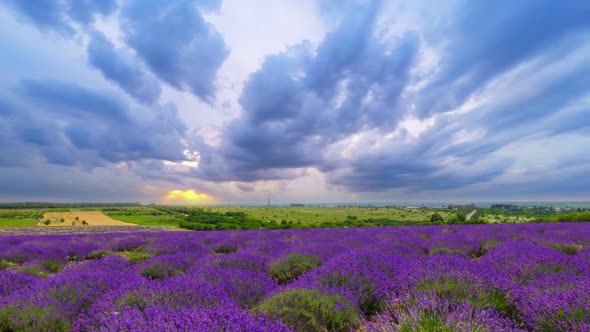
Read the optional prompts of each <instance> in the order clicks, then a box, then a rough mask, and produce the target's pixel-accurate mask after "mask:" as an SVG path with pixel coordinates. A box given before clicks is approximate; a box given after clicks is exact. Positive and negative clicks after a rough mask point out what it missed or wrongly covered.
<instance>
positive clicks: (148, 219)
mask: <svg viewBox="0 0 590 332" xmlns="http://www.w3.org/2000/svg"><path fill="white" fill-rule="evenodd" d="M109 217H111V218H113V219H115V220H120V221H124V222H128V223H132V224H136V225H141V226H177V225H178V220H177V219H176V218H174V217H170V216H163V215H157V216H153V215H118V214H109Z"/></svg>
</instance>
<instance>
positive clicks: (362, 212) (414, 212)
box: [204, 206, 448, 224]
mask: <svg viewBox="0 0 590 332" xmlns="http://www.w3.org/2000/svg"><path fill="white" fill-rule="evenodd" d="M204 209H205V210H209V211H215V212H228V211H233V212H244V213H246V214H247V215H249V216H251V217H253V218H256V219H261V220H264V221H271V220H275V221H277V222H280V221H282V220H286V221H292V222H301V223H302V224H314V223H322V222H338V221H344V220H346V218H347V217H349V216H351V217H356V218H358V219H379V218H387V219H394V220H400V221H425V220H430V217H431V216H432V214H433V213H434V212H435V211H434V210H433V209H408V210H401V209H399V208H390V207H307V206H305V207H278V206H271V207H261V206H215V207H206V208H204ZM437 212H438V213H439V214H440V215H441V216H442V217H443V218H446V217H447V216H448V212H446V211H437Z"/></svg>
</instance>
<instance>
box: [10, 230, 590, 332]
mask: <svg viewBox="0 0 590 332" xmlns="http://www.w3.org/2000/svg"><path fill="white" fill-rule="evenodd" d="M589 246H590V224H589V223H560V224H556V223H546V224H522V225H466V226H423V227H422V226H420V227H418V226H416V227H391V228H354V229H292V230H277V231H269V230H266V231H225V232H160V233H154V232H150V233H135V234H130V233H119V234H113V233H111V234H67V235H66V234H57V235H2V236H0V268H1V270H0V330H2V331H69V330H73V331H367V332H369V331H589V330H590V248H589Z"/></svg>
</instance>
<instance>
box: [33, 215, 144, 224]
mask: <svg viewBox="0 0 590 332" xmlns="http://www.w3.org/2000/svg"><path fill="white" fill-rule="evenodd" d="M39 226H45V227H52V226H54V227H60V226H68V227H72V226H74V227H77V226H136V225H135V224H131V223H127V222H124V221H119V220H115V219H112V218H111V217H109V216H107V215H105V214H104V213H102V212H101V211H75V212H45V213H44V214H43V219H42V220H41V222H40V223H39Z"/></svg>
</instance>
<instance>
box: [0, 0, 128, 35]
mask: <svg viewBox="0 0 590 332" xmlns="http://www.w3.org/2000/svg"><path fill="white" fill-rule="evenodd" d="M2 3H3V4H4V5H6V6H8V7H9V8H10V9H12V10H13V11H14V12H16V13H18V14H19V16H21V17H22V18H24V19H26V20H27V21H29V22H31V23H32V24H33V25H35V26H36V27H37V28H38V29H40V30H46V29H49V30H53V31H57V32H59V33H61V34H63V35H72V34H73V33H74V32H75V29H74V27H73V26H72V21H74V22H77V23H79V24H81V25H84V26H86V25H88V24H89V23H91V22H92V20H93V16H94V15H95V14H102V15H109V14H111V13H113V12H114V11H115V9H116V8H117V1H116V0H104V1H103V0H101V1H93V0H68V1H63V0H62V1H60V0H57V1H46V0H30V1H29V0H27V1H19V0H7V1H3V2H2Z"/></svg>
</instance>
